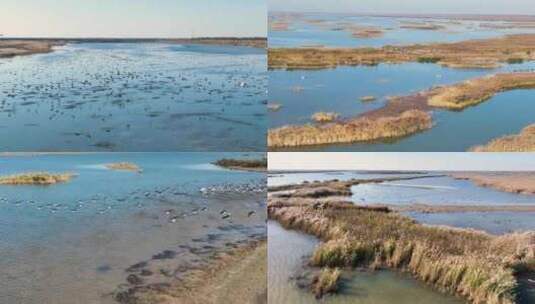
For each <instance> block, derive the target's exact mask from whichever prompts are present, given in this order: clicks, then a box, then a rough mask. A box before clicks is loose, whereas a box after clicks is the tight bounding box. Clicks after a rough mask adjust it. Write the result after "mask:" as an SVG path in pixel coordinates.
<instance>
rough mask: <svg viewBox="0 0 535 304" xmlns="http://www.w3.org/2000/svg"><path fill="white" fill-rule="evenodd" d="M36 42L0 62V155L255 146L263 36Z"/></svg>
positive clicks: (259, 142)
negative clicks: (33, 47) (25, 51)
mask: <svg viewBox="0 0 535 304" xmlns="http://www.w3.org/2000/svg"><path fill="white" fill-rule="evenodd" d="M15 42H16V43H19V42H20V41H18V40H17V41H15ZM15 42H14V41H12V40H9V39H2V40H0V49H3V50H4V51H5V52H7V51H6V50H7V49H10V48H8V47H7V46H8V45H9V44H10V43H11V44H13V43H15ZM38 42H40V43H45V44H46V45H50V44H52V45H53V47H50V48H49V49H45V48H43V49H44V51H42V52H41V51H40V50H41V49H39V50H37V51H35V54H33V53H31V52H30V54H31V55H30V54H28V55H26V56H15V55H14V56H9V58H8V57H6V58H0V120H1V121H2V122H1V123H0V136H1V138H2V141H1V142H0V148H1V150H3V151H15V152H16V151H119V152H120V151H176V150H178V149H180V151H236V150H239V151H262V150H265V141H264V140H263V136H262V134H264V135H265V132H266V125H267V118H266V114H267V113H266V112H267V111H266V103H267V101H266V100H267V95H266V88H267V75H266V71H265V69H266V57H265V48H264V47H265V39H261V38H258V39H249V40H246V39H230V38H229V39H227V40H223V41H221V39H220V40H217V39H205V40H179V39H177V40H161V41H160V40H150V41H145V40H140V41H137V40H121V39H118V40H98V39H96V40H67V41H56V40H50V41H48V40H46V41H34V40H23V41H22V42H20V43H25V44H35V43H38ZM2 45H4V46H6V48H2V47H1V46H2ZM21 49H25V48H24V47H21ZM15 135H16V136H15Z"/></svg>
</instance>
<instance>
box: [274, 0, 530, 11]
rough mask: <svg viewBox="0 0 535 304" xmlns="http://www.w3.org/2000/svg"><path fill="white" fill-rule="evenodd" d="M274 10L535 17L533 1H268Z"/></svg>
mask: <svg viewBox="0 0 535 304" xmlns="http://www.w3.org/2000/svg"><path fill="white" fill-rule="evenodd" d="M268 3H269V9H270V10H291V11H304V10H309V11H328V12H362V13H465V14H535V2H534V1H533V0H268Z"/></svg>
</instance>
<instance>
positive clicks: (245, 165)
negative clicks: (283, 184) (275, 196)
mask: <svg viewBox="0 0 535 304" xmlns="http://www.w3.org/2000/svg"><path fill="white" fill-rule="evenodd" d="M214 164H215V165H216V166H219V167H223V168H227V169H234V170H251V171H265V170H267V158H266V157H264V158H261V159H232V158H223V159H220V160H217V161H216V162H214Z"/></svg>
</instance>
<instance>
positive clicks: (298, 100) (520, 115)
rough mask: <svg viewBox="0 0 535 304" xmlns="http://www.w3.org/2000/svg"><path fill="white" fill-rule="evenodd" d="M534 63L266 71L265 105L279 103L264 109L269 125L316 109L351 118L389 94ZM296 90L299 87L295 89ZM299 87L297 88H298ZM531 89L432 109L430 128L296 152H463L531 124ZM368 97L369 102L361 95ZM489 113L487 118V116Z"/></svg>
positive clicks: (295, 120)
mask: <svg viewBox="0 0 535 304" xmlns="http://www.w3.org/2000/svg"><path fill="white" fill-rule="evenodd" d="M534 67H535V63H533V62H531V63H524V64H519V65H507V66H504V67H501V68H498V69H494V70H478V69H469V70H465V69H462V70H460V69H450V68H443V67H440V66H438V65H434V64H419V63H407V64H399V65H390V64H380V65H378V66H376V67H338V68H336V69H325V70H319V71H281V70H274V71H270V72H269V78H270V84H269V87H270V103H278V104H281V105H282V107H281V108H280V109H279V110H278V111H275V112H270V113H269V125H270V128H275V127H280V126H283V125H292V124H298V125H299V124H307V123H311V122H312V121H311V118H310V117H311V116H312V114H314V113H316V112H319V111H327V112H337V113H340V117H341V118H349V117H354V116H356V115H359V114H363V113H365V112H368V111H371V110H374V109H377V108H380V107H382V106H384V105H385V104H386V102H387V97H388V96H405V95H410V94H412V93H415V92H418V91H421V90H427V89H429V88H431V87H433V86H437V85H447V84H453V83H457V82H460V81H463V80H466V79H470V78H474V77H481V76H484V75H486V74H491V73H499V72H511V71H525V70H533V68H534ZM295 88H300V89H299V90H296V89H295ZM301 88H302V89H301ZM534 94H535V92H534V91H533V90H516V91H510V92H505V93H500V94H497V95H496V96H494V97H493V98H491V99H490V100H488V101H486V102H483V103H481V104H479V105H477V106H474V107H470V108H467V109H465V110H463V111H460V112H456V111H448V110H438V109H437V110H434V111H433V119H434V122H435V125H434V126H433V128H431V129H429V130H426V131H424V132H422V133H419V134H415V135H412V136H408V137H406V138H402V139H397V140H391V141H385V142H366V143H354V144H336V145H323V146H307V147H299V148H297V150H300V151H375V152H377V151H396V152H398V151H420V152H421V151H442V152H453V151H459V152H462V151H467V150H469V149H470V148H471V147H473V146H475V145H481V144H486V143H487V142H489V141H490V140H492V139H494V138H497V137H501V136H505V135H510V134H516V133H519V132H520V131H521V130H522V128H524V127H525V126H527V125H529V124H531V123H534V122H535V120H534V119H533V117H535V107H534V106H533V103H532V102H531V100H532V99H533V98H534V96H535V95H534ZM366 95H372V96H375V97H376V98H377V100H376V101H373V102H361V101H360V100H359V98H360V97H362V96H366ZM489 117H492V119H489Z"/></svg>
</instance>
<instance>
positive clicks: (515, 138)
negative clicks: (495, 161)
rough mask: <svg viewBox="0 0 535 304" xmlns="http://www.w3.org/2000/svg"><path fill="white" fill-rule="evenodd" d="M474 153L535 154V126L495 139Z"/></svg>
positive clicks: (477, 147) (476, 148) (474, 149)
mask: <svg viewBox="0 0 535 304" xmlns="http://www.w3.org/2000/svg"><path fill="white" fill-rule="evenodd" d="M470 150H471V151H472V152H535V124H533V125H529V126H527V127H525V128H524V129H523V130H522V131H521V132H520V133H519V134H516V135H508V136H504V137H500V138H497V139H493V140H492V141H490V142H489V143H487V144H486V145H483V146H476V147H473V148H471V149H470Z"/></svg>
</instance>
